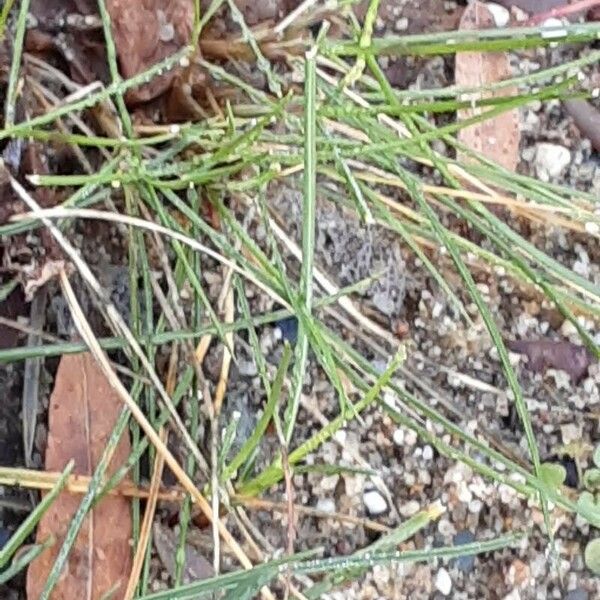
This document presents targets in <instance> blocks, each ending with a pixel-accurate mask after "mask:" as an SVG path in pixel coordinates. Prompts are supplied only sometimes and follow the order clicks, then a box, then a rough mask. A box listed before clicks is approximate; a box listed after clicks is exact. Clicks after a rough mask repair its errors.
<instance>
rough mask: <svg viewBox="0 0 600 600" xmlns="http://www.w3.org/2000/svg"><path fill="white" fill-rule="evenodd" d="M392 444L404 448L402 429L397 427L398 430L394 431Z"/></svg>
mask: <svg viewBox="0 0 600 600" xmlns="http://www.w3.org/2000/svg"><path fill="white" fill-rule="evenodd" d="M394 444H396V446H404V429H401V428H400V427H398V429H396V431H394Z"/></svg>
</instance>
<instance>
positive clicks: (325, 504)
mask: <svg viewBox="0 0 600 600" xmlns="http://www.w3.org/2000/svg"><path fill="white" fill-rule="evenodd" d="M317 510H320V511H322V512H326V513H334V512H335V501H334V500H333V499H332V498H321V499H320V500H319V501H318V502H317Z"/></svg>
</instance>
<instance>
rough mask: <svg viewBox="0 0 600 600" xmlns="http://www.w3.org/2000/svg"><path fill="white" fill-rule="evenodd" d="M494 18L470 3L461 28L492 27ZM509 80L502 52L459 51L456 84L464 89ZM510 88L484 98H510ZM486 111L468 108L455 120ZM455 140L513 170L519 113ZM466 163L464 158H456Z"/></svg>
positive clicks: (462, 133) (463, 132) (473, 128)
mask: <svg viewBox="0 0 600 600" xmlns="http://www.w3.org/2000/svg"><path fill="white" fill-rule="evenodd" d="M493 22H494V21H493V17H492V15H491V13H490V11H489V9H488V8H487V7H486V6H485V4H483V3H482V2H473V3H472V4H470V5H469V6H468V7H467V8H466V9H465V12H464V13H463V16H462V18H461V21H460V29H463V30H464V29H487V28H489V27H492V26H493ZM510 77H511V69H510V64H509V60H508V55H507V54H506V53H505V52H459V53H457V55H456V71H455V78H456V85H457V86H459V87H466V88H480V87H486V86H488V85H489V84H491V83H496V82H498V81H502V80H504V79H508V78H510ZM516 93H517V90H516V89H515V88H513V87H509V88H503V89H502V90H498V91H496V92H484V93H483V97H484V98H493V97H498V96H511V95H514V94H516ZM486 110H489V108H469V109H464V110H460V111H458V119H459V120H465V119H468V118H471V117H473V116H476V115H478V114H481V113H482V112H484V111H486ZM458 139H459V141H460V142H461V143H463V144H464V145H465V146H468V147H469V148H471V149H472V150H474V151H475V152H478V153H480V154H483V155H484V156H485V157H486V158H489V159H490V160H493V161H494V162H496V163H498V164H499V165H501V166H503V167H504V168H505V169H508V170H510V171H514V170H515V169H516V168H517V165H518V163H519V141H520V139H521V134H520V131H519V111H518V110H517V109H512V110H509V111H507V112H503V113H501V114H499V115H497V116H495V117H493V118H491V119H486V120H484V121H483V122H480V123H477V124H475V125H471V126H469V127H465V128H463V129H461V130H460V131H459V133H458ZM459 158H462V160H465V157H464V156H463V157H459Z"/></svg>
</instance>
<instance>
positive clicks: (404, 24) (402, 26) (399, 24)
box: [394, 17, 408, 31]
mask: <svg viewBox="0 0 600 600" xmlns="http://www.w3.org/2000/svg"><path fill="white" fill-rule="evenodd" d="M394 29H395V30H396V31H406V30H407V29H408V19H407V18H406V17H400V18H399V19H398V20H397V21H396V23H394Z"/></svg>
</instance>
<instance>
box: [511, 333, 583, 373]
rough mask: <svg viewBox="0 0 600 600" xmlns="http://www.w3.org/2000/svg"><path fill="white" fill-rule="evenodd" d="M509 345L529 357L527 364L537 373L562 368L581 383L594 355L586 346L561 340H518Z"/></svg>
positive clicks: (513, 349) (514, 350)
mask: <svg viewBox="0 0 600 600" xmlns="http://www.w3.org/2000/svg"><path fill="white" fill-rule="evenodd" d="M508 347H509V348H510V349H511V350H512V351H513V352H517V353H518V354H524V355H525V356H527V358H528V361H529V362H528V363H527V366H528V368H530V369H531V370H532V371H534V372H535V373H545V371H546V369H560V370H561V371H565V372H567V373H568V374H569V376H570V377H571V381H572V382H573V383H575V384H577V383H579V381H581V379H583V377H585V375H587V372H588V368H589V366H590V364H591V362H592V357H591V355H590V353H589V352H588V350H587V348H585V347H584V346H578V345H576V344H573V343H571V342H566V341H559V340H516V341H513V342H510V343H509V344H508Z"/></svg>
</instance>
